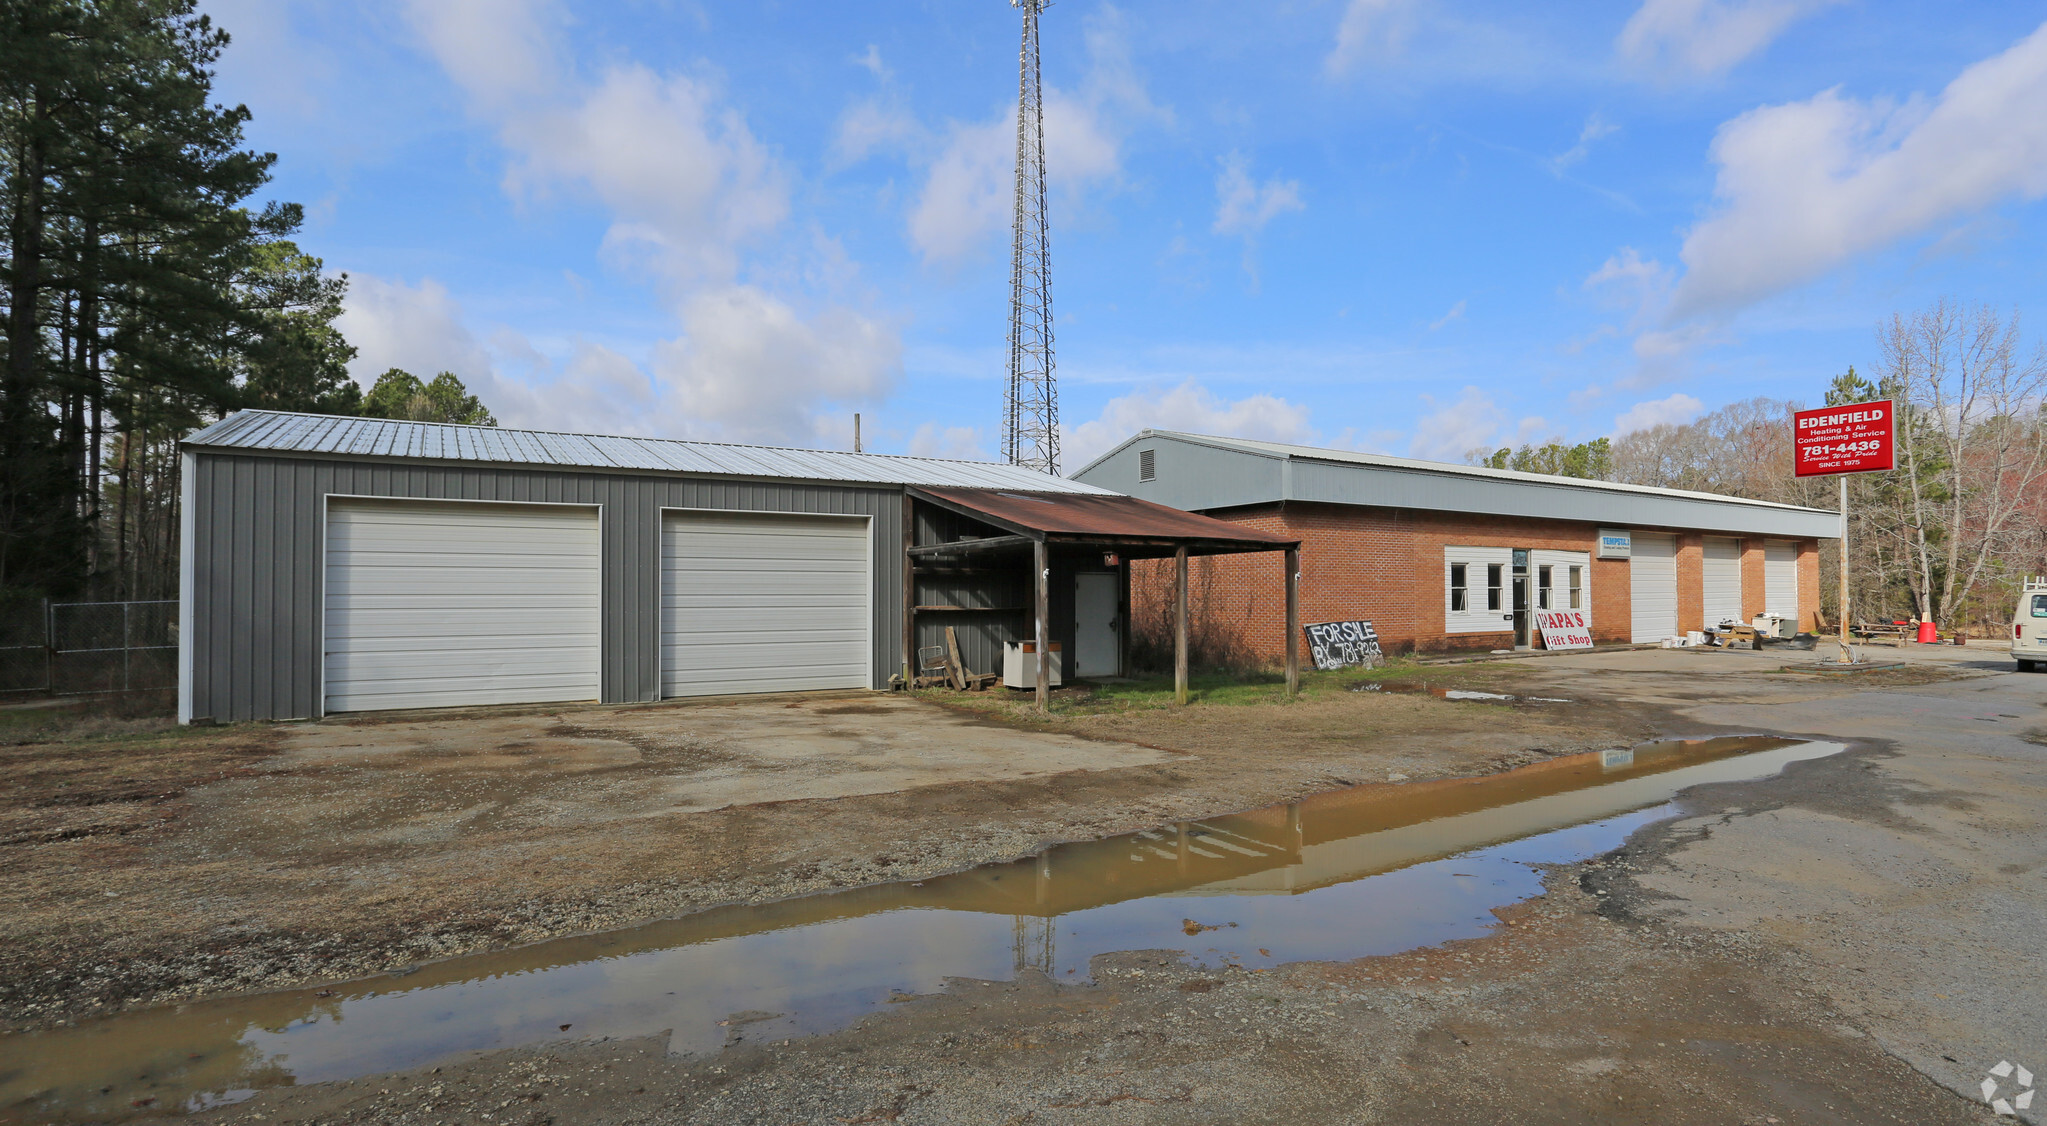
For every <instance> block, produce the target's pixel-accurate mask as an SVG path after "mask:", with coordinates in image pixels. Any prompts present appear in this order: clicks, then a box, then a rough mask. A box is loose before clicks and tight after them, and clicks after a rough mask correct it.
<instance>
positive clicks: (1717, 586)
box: [1704, 536, 1744, 628]
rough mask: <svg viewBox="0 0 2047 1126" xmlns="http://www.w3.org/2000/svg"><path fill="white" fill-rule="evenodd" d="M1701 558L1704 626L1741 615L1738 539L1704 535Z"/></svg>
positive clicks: (1714, 624) (1739, 547) (1739, 549)
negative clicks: (1704, 598) (1702, 567)
mask: <svg viewBox="0 0 2047 1126" xmlns="http://www.w3.org/2000/svg"><path fill="white" fill-rule="evenodd" d="M1705 556H1706V557H1705V560H1704V571H1705V584H1706V625H1707V626H1708V627H1709V628H1710V627H1713V626H1718V625H1719V624H1720V623H1721V622H1724V621H1727V620H1729V619H1732V620H1734V621H1737V622H1739V621H1743V620H1744V619H1743V618H1742V616H1741V541H1740V540H1738V539H1733V538H1731V537H1728V536H1707V537H1706V551H1705Z"/></svg>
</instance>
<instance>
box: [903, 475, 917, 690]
mask: <svg viewBox="0 0 2047 1126" xmlns="http://www.w3.org/2000/svg"><path fill="white" fill-rule="evenodd" d="M916 544H917V501H916V499H915V498H913V497H911V496H910V494H909V493H907V492H906V493H904V494H903V691H904V692H905V693H910V692H915V691H916V690H917V560H916V558H915V557H913V556H912V555H911V554H910V549H911V548H912V547H915V546H916Z"/></svg>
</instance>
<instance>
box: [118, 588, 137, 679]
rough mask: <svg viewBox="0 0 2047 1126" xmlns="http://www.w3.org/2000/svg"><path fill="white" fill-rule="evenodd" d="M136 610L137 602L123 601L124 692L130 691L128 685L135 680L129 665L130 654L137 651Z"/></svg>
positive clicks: (122, 674)
mask: <svg viewBox="0 0 2047 1126" xmlns="http://www.w3.org/2000/svg"><path fill="white" fill-rule="evenodd" d="M134 612H135V604H134V603H133V602H123V603H121V691H123V692H126V691H128V686H129V685H130V684H131V683H133V681H134V676H133V673H132V670H131V669H130V667H129V666H130V664H131V661H132V658H131V656H130V655H131V654H133V653H134V652H135V649H134V645H135V629H134V619H133V615H134Z"/></svg>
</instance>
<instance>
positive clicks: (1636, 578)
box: [1628, 532, 1677, 644]
mask: <svg viewBox="0 0 2047 1126" xmlns="http://www.w3.org/2000/svg"><path fill="white" fill-rule="evenodd" d="M1633 538H1634V548H1633V551H1632V552H1631V557H1630V558H1629V560H1628V605H1629V607H1630V614H1629V616H1630V618H1631V619H1632V623H1633V631H1632V632H1633V637H1634V640H1635V643H1636V644H1643V643H1646V642H1652V641H1661V640H1663V639H1664V638H1666V637H1670V636H1672V635H1674V634H1676V633H1677V537H1675V536H1670V535H1664V534H1662V533H1660V532H1636V533H1635V534H1634V537H1633Z"/></svg>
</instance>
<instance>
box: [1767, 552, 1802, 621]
mask: <svg viewBox="0 0 2047 1126" xmlns="http://www.w3.org/2000/svg"><path fill="white" fill-rule="evenodd" d="M1763 608H1764V610H1765V611H1767V612H1768V613H1772V614H1777V615H1781V616H1783V617H1786V618H1796V617H1798V545H1797V544H1795V543H1793V542H1792V541H1790V540H1764V541H1763Z"/></svg>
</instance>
